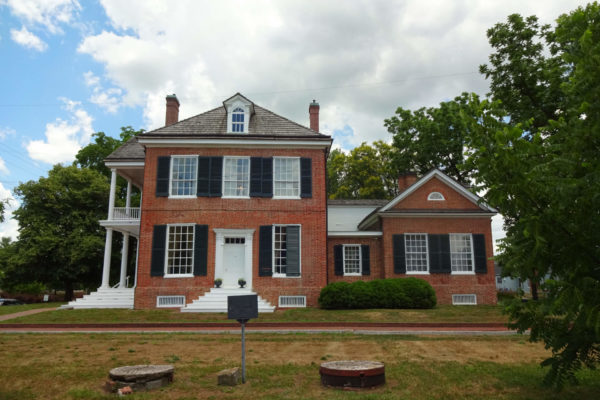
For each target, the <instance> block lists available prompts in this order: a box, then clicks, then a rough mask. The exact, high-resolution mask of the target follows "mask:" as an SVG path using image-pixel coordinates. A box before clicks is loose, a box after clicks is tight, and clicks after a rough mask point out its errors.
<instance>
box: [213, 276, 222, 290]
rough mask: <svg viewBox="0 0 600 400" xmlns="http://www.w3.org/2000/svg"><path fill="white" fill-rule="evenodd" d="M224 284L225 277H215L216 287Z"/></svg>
mask: <svg viewBox="0 0 600 400" xmlns="http://www.w3.org/2000/svg"><path fill="white" fill-rule="evenodd" d="M222 284H223V279H221V278H217V279H215V287H216V288H220V287H221V285H222Z"/></svg>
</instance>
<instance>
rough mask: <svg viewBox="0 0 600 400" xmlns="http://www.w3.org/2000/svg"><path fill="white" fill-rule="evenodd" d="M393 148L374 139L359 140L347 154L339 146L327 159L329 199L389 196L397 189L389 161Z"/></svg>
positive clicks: (393, 152)
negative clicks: (362, 141) (359, 142)
mask: <svg viewBox="0 0 600 400" xmlns="http://www.w3.org/2000/svg"><path fill="white" fill-rule="evenodd" d="M394 154H395V150H394V148H393V147H392V146H390V145H389V144H387V143H384V142H381V141H376V142H374V143H373V145H372V146H370V145H368V144H366V143H362V144H361V145H360V146H357V147H355V148H354V149H352V150H351V151H350V152H348V154H346V153H344V152H343V151H341V150H339V149H335V150H333V151H332V152H331V153H330V154H329V159H328V161H327V178H328V187H327V189H328V194H329V198H331V199H389V198H392V197H394V196H395V195H396V194H397V192H398V182H397V179H398V174H397V172H396V170H395V168H394V165H393V162H392V161H393V158H394Z"/></svg>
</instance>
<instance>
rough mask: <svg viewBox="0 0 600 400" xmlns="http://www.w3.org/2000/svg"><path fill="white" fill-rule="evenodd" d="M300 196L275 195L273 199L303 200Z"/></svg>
mask: <svg viewBox="0 0 600 400" xmlns="http://www.w3.org/2000/svg"><path fill="white" fill-rule="evenodd" d="M301 199H302V198H301V197H300V196H273V200H301Z"/></svg>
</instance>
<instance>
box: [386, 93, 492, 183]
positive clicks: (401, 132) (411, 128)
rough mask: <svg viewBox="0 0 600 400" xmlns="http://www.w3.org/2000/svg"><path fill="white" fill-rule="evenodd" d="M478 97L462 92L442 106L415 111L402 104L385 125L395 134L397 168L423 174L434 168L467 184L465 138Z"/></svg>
mask: <svg viewBox="0 0 600 400" xmlns="http://www.w3.org/2000/svg"><path fill="white" fill-rule="evenodd" d="M480 104H481V103H480V100H479V97H478V96H477V95H476V94H474V93H463V94H462V95H461V96H459V97H456V98H455V99H454V100H452V101H447V102H443V103H440V106H439V107H429V108H425V107H423V108H420V109H418V110H416V111H410V110H405V109H403V108H402V107H399V108H398V109H397V110H396V115H395V116H393V117H391V118H389V119H386V120H385V122H384V124H385V126H386V128H387V129H388V132H390V133H391V134H392V135H393V146H394V148H395V150H396V151H395V153H394V168H395V170H396V171H398V172H408V171H412V172H416V173H417V174H418V175H424V174H426V173H427V172H428V171H430V170H431V169H433V168H438V169H440V170H442V171H443V172H444V173H445V174H447V175H448V176H451V177H452V178H454V179H456V180H457V181H459V182H461V183H465V184H466V183H468V178H469V171H468V170H465V169H464V168H463V164H464V159H465V155H464V150H465V141H466V137H467V136H468V135H469V131H470V129H472V128H473V121H474V120H476V117H477V113H478V112H479V108H480Z"/></svg>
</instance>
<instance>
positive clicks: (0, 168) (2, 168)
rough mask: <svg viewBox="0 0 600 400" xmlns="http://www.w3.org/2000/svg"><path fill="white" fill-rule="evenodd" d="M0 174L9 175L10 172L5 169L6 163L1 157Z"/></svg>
mask: <svg viewBox="0 0 600 400" xmlns="http://www.w3.org/2000/svg"><path fill="white" fill-rule="evenodd" d="M0 174H4V175H8V174H10V171H9V170H8V168H7V167H6V163H5V162H4V159H3V158H2V157H0ZM0 200H1V199H0Z"/></svg>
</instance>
